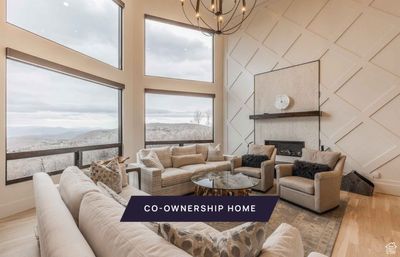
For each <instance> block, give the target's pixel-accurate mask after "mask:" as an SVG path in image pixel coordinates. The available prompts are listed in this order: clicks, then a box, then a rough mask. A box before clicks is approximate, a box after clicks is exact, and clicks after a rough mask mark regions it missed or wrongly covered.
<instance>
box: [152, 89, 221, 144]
mask: <svg viewBox="0 0 400 257" xmlns="http://www.w3.org/2000/svg"><path fill="white" fill-rule="evenodd" d="M146 94H159V95H177V96H189V97H202V98H211V99H212V139H205V140H165V141H147V138H146V134H147V133H146V131H147V130H146V126H147V124H146V110H147V108H146ZM144 95H145V97H144V121H145V122H144V147H145V148H147V146H149V145H179V146H183V145H185V144H205V143H214V142H215V94H207V93H195V92H187V91H172V90H163V89H149V88H146V89H145V90H144Z"/></svg>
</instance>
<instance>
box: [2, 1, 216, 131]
mask: <svg viewBox="0 0 400 257" xmlns="http://www.w3.org/2000/svg"><path fill="white" fill-rule="evenodd" d="M118 15H119V7H118V6H117V5H116V4H115V3H114V2H113V1H112V0H35V1H32V0H12V1H8V2H7V21H8V22H10V23H12V24H14V25H16V26H19V27H21V28H23V29H26V30H28V31H31V32H33V33H35V34H38V35H40V36H43V37H46V38H48V39H50V40H53V41H55V42H58V43H60V44H62V45H64V46H67V47H69V48H72V49H75V50H77V51H80V52H82V53H84V54H86V55H89V56H91V57H94V58H97V59H99V60H101V61H103V62H106V63H108V64H111V65H113V66H118V59H119V58H118V52H119V49H118V45H119V43H118V42H119V36H118V33H119V31H118V27H119V23H118ZM145 33H146V51H145V52H146V74H147V75H154V76H167V77H173V78H180V79H190V80H200V81H212V80H213V78H212V76H213V74H212V70H213V60H212V59H213V53H212V49H213V38H212V37H210V36H207V35H204V34H203V33H202V32H200V31H197V30H193V29H188V28H183V27H179V26H175V25H171V24H164V23H160V22H157V21H153V20H147V21H146V32H145ZM7 71H8V74H7V95H8V98H7V111H8V113H7V125H8V127H9V129H10V128H11V129H12V127H26V126H35V127H64V128H78V127H79V128H96V129H97V128H107V129H108V128H115V127H116V124H117V122H116V120H117V109H116V104H117V102H116V97H117V96H116V91H115V90H112V89H110V88H107V87H104V86H98V85H97V84H93V83H90V82H87V81H83V80H79V79H76V78H72V77H68V76H65V75H61V74H59V73H56V72H50V71H47V70H44V69H40V68H36V67H33V66H29V65H26V64H22V63H19V62H15V61H11V60H8V61H7ZM207 101H208V102H207ZM209 101H210V99H206V100H204V98H182V97H179V96H168V97H166V96H157V97H154V98H153V99H149V100H148V102H150V103H151V102H152V104H151V105H149V106H152V107H151V110H149V112H150V113H151V114H150V113H149V114H148V115H147V116H146V117H147V121H148V122H174V123H176V122H192V121H193V113H194V112H195V111H197V110H200V111H202V112H207V111H210V108H211V104H210V102H209ZM201 122H202V123H206V119H205V118H204V120H202V121H201Z"/></svg>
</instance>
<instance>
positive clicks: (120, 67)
mask: <svg viewBox="0 0 400 257" xmlns="http://www.w3.org/2000/svg"><path fill="white" fill-rule="evenodd" d="M8 1H12V0H5V22H6V24H9V25H11V26H14V27H16V28H18V29H21V30H23V31H25V32H28V33H30V34H32V35H35V36H37V37H40V38H42V39H44V40H47V41H49V42H51V43H54V44H57V45H59V46H61V47H64V48H66V49H68V50H71V51H73V52H76V53H78V54H81V55H83V56H85V57H88V58H90V59H92V60H94V61H98V62H100V63H103V64H105V65H108V66H110V67H113V68H114V69H118V70H123V69H124V64H123V63H124V60H123V16H124V15H123V11H124V8H125V3H124V2H123V1H122V0H110V1H112V2H114V3H115V4H116V5H118V7H119V12H118V18H119V20H118V30H119V31H118V54H119V56H118V66H114V65H112V64H110V63H107V62H104V61H102V60H100V59H97V58H96V57H93V56H90V55H88V54H85V53H83V52H81V51H79V50H77V49H73V48H71V47H69V46H66V45H63V44H62V43H59V42H57V41H54V40H52V39H50V38H47V37H45V36H42V35H39V34H37V33H35V32H33V31H30V30H28V29H26V28H23V27H20V26H18V25H17V24H14V23H11V22H9V21H8V12H7V3H8Z"/></svg>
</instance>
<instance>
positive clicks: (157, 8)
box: [0, 0, 223, 218]
mask: <svg viewBox="0 0 400 257" xmlns="http://www.w3.org/2000/svg"><path fill="white" fill-rule="evenodd" d="M9 1H13V0H9ZM110 1H111V0H110ZM5 4H6V0H0V103H1V104H0V131H1V135H2V136H0V145H1V146H2V147H0V218H1V217H5V216H8V215H11V214H13V213H16V212H19V211H23V210H26V209H29V208H32V207H33V206H34V201H33V195H32V194H33V190H32V182H31V181H28V182H23V183H18V184H14V185H9V186H5V149H6V148H5V144H6V142H5V136H4V135H5V131H6V128H5V120H6V117H5V97H6V96H5V90H6V85H5V63H6V57H5V48H6V47H11V48H14V49H16V50H19V51H22V52H25V53H28V54H32V55H35V56H39V57H41V58H44V59H48V60H50V61H54V62H57V63H60V64H63V65H66V66H69V67H73V68H76V69H80V70H83V71H85V72H89V73H91V74H95V75H98V76H100V77H105V78H107V79H110V80H114V81H117V82H121V83H124V84H125V86H126V89H125V91H124V95H123V131H124V135H123V136H124V141H123V143H124V153H125V155H127V156H130V157H131V158H132V159H134V157H135V153H136V152H137V151H138V150H139V149H140V148H142V147H143V144H144V125H143V124H144V89H145V88H153V89H166V90H179V91H190V92H200V93H214V94H216V100H215V141H216V142H222V139H223V135H222V133H223V110H222V109H223V105H222V98H223V97H222V87H223V86H222V84H223V82H222V80H223V76H222V66H223V40H222V39H221V38H218V37H217V38H216V41H215V67H216V71H215V83H201V82H192V81H184V80H173V79H163V78H153V77H145V76H144V75H143V74H144V51H143V49H144V14H151V15H154V16H159V17H163V18H167V19H172V20H177V21H182V22H185V20H184V17H183V15H182V12H181V9H180V2H179V1H177V0H129V1H125V5H126V6H125V9H124V17H123V29H124V31H123V34H124V37H123V46H124V49H123V54H124V56H123V60H124V65H123V66H124V70H122V71H121V70H117V69H115V68H112V67H111V66H109V65H106V64H103V63H101V62H98V61H96V60H94V59H92V58H89V57H87V56H84V55H82V54H80V53H78V52H75V51H73V50H70V49H67V48H64V47H62V46H60V45H58V44H56V43H53V42H50V41H49V40H46V39H43V38H41V37H39V36H36V35H34V34H32V33H29V32H26V31H24V30H21V29H18V28H16V27H15V26H13V25H11V24H7V23H6V22H5V21H6V17H5V14H6V11H5ZM54 179H55V180H57V179H58V176H55V177H54Z"/></svg>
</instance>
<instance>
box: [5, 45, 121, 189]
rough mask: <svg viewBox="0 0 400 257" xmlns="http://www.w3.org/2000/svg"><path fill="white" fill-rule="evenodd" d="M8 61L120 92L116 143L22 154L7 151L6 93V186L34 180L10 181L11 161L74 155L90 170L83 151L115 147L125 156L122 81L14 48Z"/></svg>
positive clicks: (19, 179) (7, 55)
mask: <svg viewBox="0 0 400 257" xmlns="http://www.w3.org/2000/svg"><path fill="white" fill-rule="evenodd" d="M5 59H6V60H13V61H16V62H20V63H24V64H27V65H31V66H34V67H37V68H40V69H45V70H49V71H53V72H57V73H60V74H63V75H66V76H70V77H74V78H78V79H81V80H86V81H89V82H92V83H95V84H98V85H99V86H106V87H110V88H113V89H115V90H118V142H117V143H113V144H101V145H88V146H81V147H69V148H57V149H46V150H35V151H21V152H13V153H8V152H7V146H8V138H7V127H8V125H7V115H8V111H7V100H8V99H7V93H6V94H5V142H6V144H5V153H6V158H5V171H6V172H5V184H6V186H7V185H12V184H16V183H20V182H25V181H30V180H32V178H33V175H32V176H27V177H21V178H17V179H12V180H8V179H7V174H8V168H7V167H8V161H11V160H19V159H28V158H35V157H45V156H52V155H60V154H72V153H73V154H74V165H75V166H78V167H79V168H87V167H89V166H90V165H82V163H83V159H82V158H83V152H86V151H93V150H103V149H104V150H106V149H111V148H118V154H119V155H122V154H123V130H122V127H123V120H122V119H123V114H122V104H123V102H122V101H123V97H122V94H123V90H124V89H125V85H124V84H121V83H119V82H115V81H112V80H108V79H106V78H102V77H98V76H96V75H92V74H90V73H86V72H84V71H81V70H77V69H74V68H70V67H67V66H64V65H61V64H57V63H54V62H51V61H48V60H45V59H42V58H39V57H36V56H33V55H30V54H27V53H23V52H20V51H18V50H14V49H12V48H6V57H5ZM7 76H8V73H7V65H6V72H5V77H6V80H5V81H7ZM8 86H9V85H8V84H7V83H6V84H5V90H6V92H7V89H8ZM62 172H63V170H57V171H51V172H46V173H47V174H49V175H50V176H52V175H57V174H61V173H62Z"/></svg>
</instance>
